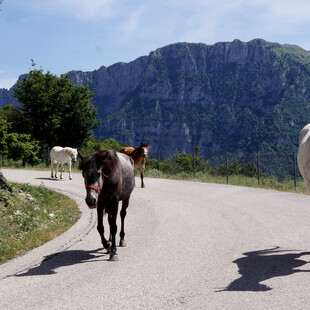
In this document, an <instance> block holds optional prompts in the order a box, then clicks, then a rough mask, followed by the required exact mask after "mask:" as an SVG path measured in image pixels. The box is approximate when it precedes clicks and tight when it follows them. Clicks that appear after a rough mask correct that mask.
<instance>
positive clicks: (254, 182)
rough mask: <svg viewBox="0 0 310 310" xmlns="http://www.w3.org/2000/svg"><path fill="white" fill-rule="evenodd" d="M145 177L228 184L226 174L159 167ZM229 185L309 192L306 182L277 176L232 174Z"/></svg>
mask: <svg viewBox="0 0 310 310" xmlns="http://www.w3.org/2000/svg"><path fill="white" fill-rule="evenodd" d="M139 175H140V174H139V173H136V176H139ZM144 176H145V177H151V178H161V179H172V180H187V181H198V182H206V183H217V184H227V178H226V176H225V177H224V176H216V175H211V174H205V173H202V172H197V173H196V174H195V178H194V175H193V174H189V173H185V172H181V173H178V174H166V173H163V172H162V171H159V170H157V169H146V171H145V173H144ZM228 184H229V185H238V186H246V187H255V188H263V189H273V190H277V191H283V192H291V193H298V194H307V190H306V187H305V185H304V182H303V181H301V180H298V181H297V182H296V188H295V184H294V181H293V180H282V181H279V180H277V178H275V177H266V176H263V177H261V178H260V182H259V184H258V179H257V178H255V177H247V176H244V175H230V176H229V177H228Z"/></svg>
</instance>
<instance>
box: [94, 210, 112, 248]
mask: <svg viewBox="0 0 310 310" xmlns="http://www.w3.org/2000/svg"><path fill="white" fill-rule="evenodd" d="M97 217H98V225H97V230H98V233H99V235H100V237H101V243H102V245H103V247H104V248H105V249H106V250H108V251H109V250H110V247H111V244H110V242H109V241H108V240H107V239H106V238H105V237H104V226H103V207H102V206H99V205H97Z"/></svg>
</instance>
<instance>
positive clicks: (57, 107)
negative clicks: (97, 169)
mask: <svg viewBox="0 0 310 310" xmlns="http://www.w3.org/2000/svg"><path fill="white" fill-rule="evenodd" d="M32 66H35V64H34V62H33V61H32ZM14 93H15V94H14V95H15V97H16V98H17V99H18V101H19V103H20V104H21V106H22V111H23V113H24V115H25V117H26V118H27V119H29V120H30V123H31V125H32V128H31V130H30V132H31V135H32V136H33V137H34V138H35V139H36V140H39V141H40V144H41V145H42V146H43V145H47V146H50V147H52V146H55V145H61V146H71V147H80V146H81V145H82V144H83V142H84V141H85V140H86V139H87V138H88V137H89V136H90V135H91V130H93V129H94V128H95V127H97V126H98V125H99V123H100V120H97V119H96V115H97V110H96V108H95V107H94V105H93V104H92V102H91V101H92V98H93V96H94V92H92V91H90V90H89V89H88V88H87V87H84V86H81V85H77V86H74V85H73V83H72V82H71V81H70V80H69V75H68V74H64V75H61V76H60V78H58V77H57V76H56V75H53V74H52V73H50V72H49V71H48V72H47V73H45V74H44V73H43V70H42V69H40V70H36V69H34V70H31V71H30V72H29V74H28V76H27V77H26V78H24V80H23V81H18V83H17V87H16V88H15V89H14Z"/></svg>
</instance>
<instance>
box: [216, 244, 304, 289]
mask: <svg viewBox="0 0 310 310" xmlns="http://www.w3.org/2000/svg"><path fill="white" fill-rule="evenodd" d="M291 252H295V251H293V250H290V251H287V250H279V247H275V248H271V249H265V250H259V251H253V252H246V253H243V255H245V256H246V257H242V258H238V259H237V260H235V261H233V263H235V264H237V266H238V268H239V274H241V278H238V279H236V280H234V281H233V282H231V283H230V284H229V285H228V286H227V287H226V288H224V289H223V290H219V291H217V292H224V291H269V290H272V288H270V287H269V286H267V285H265V284H262V283H260V282H263V281H265V280H268V279H271V278H275V277H283V276H289V275H292V274H294V273H298V272H310V270H300V269H295V268H297V267H301V266H303V265H305V264H307V263H308V262H307V261H304V260H301V259H299V258H300V257H302V256H304V255H310V251H309V252H300V253H291Z"/></svg>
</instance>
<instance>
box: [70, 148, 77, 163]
mask: <svg viewBox="0 0 310 310" xmlns="http://www.w3.org/2000/svg"><path fill="white" fill-rule="evenodd" d="M70 156H71V159H72V161H74V162H76V158H77V156H78V150H77V149H72V151H71V155H70Z"/></svg>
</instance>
